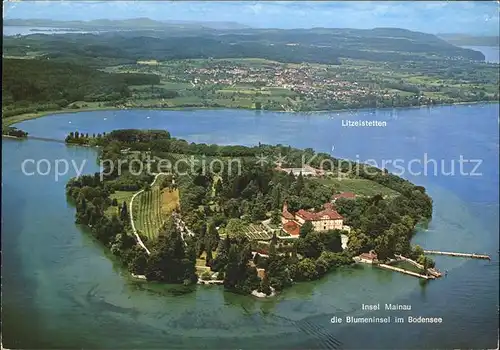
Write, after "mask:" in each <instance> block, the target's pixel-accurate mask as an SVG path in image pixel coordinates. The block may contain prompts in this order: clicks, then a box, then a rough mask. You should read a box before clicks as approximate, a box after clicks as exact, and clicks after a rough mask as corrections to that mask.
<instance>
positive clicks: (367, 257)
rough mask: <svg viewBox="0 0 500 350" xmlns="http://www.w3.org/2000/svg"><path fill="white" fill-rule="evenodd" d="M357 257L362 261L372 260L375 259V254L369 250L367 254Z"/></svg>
mask: <svg viewBox="0 0 500 350" xmlns="http://www.w3.org/2000/svg"><path fill="white" fill-rule="evenodd" d="M359 257H360V258H364V259H369V260H374V259H377V253H375V252H374V251H373V250H370V252H369V253H362V254H360V255H359Z"/></svg>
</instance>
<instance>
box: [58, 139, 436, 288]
mask: <svg viewBox="0 0 500 350" xmlns="http://www.w3.org/2000/svg"><path fill="white" fill-rule="evenodd" d="M77 140H83V141H82V143H87V144H98V145H100V146H101V147H100V152H101V155H100V156H101V158H103V159H107V160H108V163H109V164H108V165H107V167H110V166H113V167H114V166H117V164H119V163H120V161H121V162H122V163H123V161H124V160H125V159H129V158H130V159H135V160H136V161H137V162H138V163H141V162H144V163H146V162H147V159H146V158H147V157H146V156H145V155H148V156H151V157H153V156H159V155H163V156H165V155H168V156H170V157H171V158H170V159H172V160H175V159H179V158H178V156H179V155H183V156H186V154H182V153H177V152H176V153H171V151H172V147H173V146H174V149H175V150H176V151H179V150H180V151H181V152H182V151H184V152H186V153H187V155H192V156H193V157H198V158H199V157H205V156H206V155H205V153H204V152H210V155H212V156H213V155H222V154H223V155H228V154H234V155H239V157H237V159H238V160H239V162H240V163H239V165H240V166H239V167H235V168H234V169H232V170H230V171H229V169H218V170H223V171H219V172H218V171H217V170H216V169H212V170H214V171H215V172H214V173H213V172H210V171H206V169H204V168H202V167H200V166H199V165H198V166H197V167H193V168H192V170H193V172H188V174H187V175H178V174H175V173H174V174H172V176H169V177H168V178H166V179H165V182H164V183H163V184H162V186H164V187H172V186H175V187H178V189H179V191H180V213H178V214H180V215H182V218H183V220H184V222H185V223H186V225H187V226H188V227H189V228H190V229H191V230H192V231H193V232H194V233H195V235H194V237H193V238H186V240H185V241H184V240H183V239H182V237H181V234H180V232H179V229H178V227H177V225H175V224H173V223H172V222H167V224H166V225H165V226H164V227H163V228H162V230H161V232H160V234H159V238H158V239H156V240H153V241H150V242H148V244H149V245H150V248H151V251H152V254H151V256H149V257H148V256H145V255H144V251H142V250H141V249H138V248H137V247H136V246H135V244H134V241H133V239H131V236H130V232H129V231H130V230H129V221H130V218H129V214H128V208H127V206H126V204H125V203H123V204H120V203H118V202H117V201H116V200H115V201H112V200H111V199H110V194H111V193H112V192H113V191H115V190H117V189H127V190H139V189H142V188H144V186H147V185H148V184H149V183H150V182H151V181H152V178H153V175H152V173H146V172H142V173H139V174H136V175H133V174H131V169H130V168H129V169H113V171H111V169H109V168H107V167H105V169H104V172H105V173H106V174H107V175H105V176H103V178H104V181H101V179H100V177H101V176H100V174H99V173H96V174H94V175H92V176H89V175H86V176H81V177H79V178H75V179H72V180H71V181H70V182H69V183H68V185H67V193H68V195H69V196H70V197H71V198H73V199H74V201H75V203H76V207H77V222H78V223H80V224H84V225H88V226H89V227H90V228H91V230H92V232H93V234H94V235H95V236H96V237H97V238H98V239H99V240H100V241H102V242H103V243H104V244H106V245H107V246H108V247H110V249H111V250H112V252H113V253H114V254H116V255H119V256H121V257H122V258H123V261H125V262H126V264H127V266H128V267H129V268H130V269H131V271H133V272H134V273H140V274H145V275H146V276H147V278H148V279H150V280H158V281H164V282H169V283H190V282H192V281H195V280H196V274H195V263H196V259H197V258H200V257H201V256H202V255H203V254H204V253H205V254H206V255H205V265H206V266H208V267H210V268H211V270H212V271H215V272H217V273H218V277H219V278H220V279H223V280H224V286H225V288H226V289H228V290H231V291H235V292H238V293H249V292H251V291H253V290H260V291H262V292H263V293H266V294H268V293H270V291H271V287H272V288H274V289H276V290H281V289H283V288H285V287H287V286H289V285H291V284H292V282H293V281H309V280H314V279H317V278H320V277H322V276H323V275H325V274H326V273H328V272H329V271H331V270H332V269H334V268H337V267H339V266H342V265H348V264H351V263H352V261H353V260H352V257H353V256H354V255H357V254H359V253H362V252H367V251H368V250H370V249H374V250H376V251H377V254H378V257H379V259H380V260H385V259H388V258H391V257H393V256H394V254H397V253H400V254H403V255H405V256H409V257H412V258H414V259H416V260H417V261H418V262H420V263H421V264H422V265H424V266H426V267H430V266H433V264H434V263H433V261H432V260H431V259H429V258H426V257H425V256H424V255H423V252H421V251H420V250H421V249H420V250H419V248H418V247H416V248H412V247H411V245H410V240H411V238H412V236H413V234H414V232H415V225H416V224H417V223H419V222H422V221H423V222H425V221H426V220H429V219H430V218H431V216H432V200H431V199H430V197H429V196H428V195H427V194H426V193H425V189H424V188H423V187H421V186H415V185H413V184H412V183H410V182H408V181H406V180H403V179H401V178H399V177H397V176H395V175H392V174H389V173H388V172H387V171H385V170H379V169H375V168H373V167H368V166H365V165H362V164H358V163H350V162H346V161H341V160H337V159H334V158H331V157H330V156H328V155H325V154H318V155H316V154H315V153H314V151H312V150H311V149H306V150H304V151H300V150H297V149H294V148H291V147H284V146H281V145H278V146H269V145H258V146H255V147H244V146H217V145H204V144H201V145H199V144H195V143H187V142H186V141H183V140H177V139H175V138H172V137H171V135H170V133H168V131H158V130H148V131H139V130H117V131H113V132H111V133H108V134H104V133H103V134H102V135H98V136H95V135H92V136H89V135H86V134H85V135H82V134H81V133H78V132H73V133H71V134H70V135H68V138H67V141H68V142H79V141H77ZM181 145H182V146H181ZM178 146H180V147H179V148H175V147H178ZM138 150H141V152H136V151H138ZM169 151H170V152H169ZM304 153H305V154H307V155H308V156H309V157H312V158H314V156H316V157H317V159H315V160H314V161H315V162H319V160H318V159H320V160H323V159H328V160H330V162H329V163H330V164H331V165H330V166H331V167H333V170H337V171H344V173H345V174H346V175H348V176H351V177H357V178H360V179H369V180H371V181H374V182H377V183H379V184H381V185H384V186H386V187H389V188H391V189H393V190H394V191H396V192H397V193H398V195H395V196H389V197H383V196H382V195H374V196H371V197H366V196H365V197H363V196H358V197H356V199H342V198H340V199H337V201H336V202H335V206H336V208H337V210H338V211H339V213H341V214H342V215H343V216H344V219H345V220H344V223H345V224H347V225H349V226H351V228H352V229H351V232H350V233H349V234H348V235H349V249H348V250H345V251H343V249H342V246H341V234H342V233H344V234H347V232H342V231H339V230H332V231H327V232H316V231H314V227H313V225H312V224H310V223H306V224H304V225H302V227H301V229H300V237H299V238H297V239H295V240H294V241H293V243H291V242H290V243H289V242H287V241H280V240H278V237H277V235H276V233H275V234H274V235H273V237H272V239H271V241H270V242H269V243H265V242H258V241H255V240H252V241H250V240H249V239H248V237H247V236H246V234H245V232H247V230H248V228H249V227H250V226H252V225H261V221H262V220H265V219H267V218H269V219H270V222H271V223H272V224H273V223H274V225H279V223H280V211H281V208H282V206H283V203H284V202H286V203H287V204H288V207H289V210H290V211H296V210H299V209H320V208H322V206H323V205H324V204H325V203H327V202H330V200H331V198H332V195H333V192H332V188H331V187H328V186H325V185H322V183H321V181H319V180H318V179H317V178H311V177H307V176H303V175H302V174H299V175H297V176H295V175H293V173H286V172H283V171H279V170H276V169H275V166H274V165H273V164H270V165H258V164H256V163H255V158H253V157H249V155H251V154H254V155H255V154H267V155H269V156H270V157H271V156H275V155H279V154H281V155H286V156H287V160H288V159H290V162H291V164H292V165H293V164H297V163H299V161H300V160H301V158H302V157H301V155H302V154H304ZM223 159H224V158H223ZM109 160H111V162H109ZM110 164H112V165H110ZM316 164H317V163H316ZM186 166H187V165H186ZM122 170H123V171H122ZM113 206H114V207H116V209H115V210H114V211H115V214H114V215H111V216H109V208H110V207H113ZM106 212H107V213H108V215H107V214H106ZM221 236H224V238H222V239H221V238H220V237H221ZM255 251H257V252H261V253H263V254H267V255H268V257H265V256H259V255H258V254H257V255H256V256H254V257H253V256H252V252H255ZM257 268H262V269H265V274H264V278H263V279H262V280H260V279H259V277H258V276H257ZM205 278H207V279H208V278H210V276H209V275H208V274H206V276H205Z"/></svg>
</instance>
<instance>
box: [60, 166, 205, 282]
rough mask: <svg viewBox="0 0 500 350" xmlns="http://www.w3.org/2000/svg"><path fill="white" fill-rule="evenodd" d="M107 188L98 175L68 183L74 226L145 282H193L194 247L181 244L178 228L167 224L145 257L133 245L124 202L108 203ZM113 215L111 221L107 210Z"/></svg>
mask: <svg viewBox="0 0 500 350" xmlns="http://www.w3.org/2000/svg"><path fill="white" fill-rule="evenodd" d="M112 192H113V190H112V188H111V186H109V185H108V184H107V183H106V182H102V181H100V174H99V173H95V174H94V175H83V176H80V177H77V178H73V179H71V180H70V181H69V182H68V184H67V185H66V193H67V195H68V196H69V197H70V198H71V199H72V200H73V202H74V204H75V206H76V223H77V224H81V225H85V226H87V227H88V228H89V229H90V231H91V232H92V234H93V235H94V237H96V238H97V239H98V240H99V241H101V242H102V243H103V244H104V245H105V246H106V247H108V248H109V249H110V250H111V252H112V253H113V254H114V255H116V256H117V257H119V258H120V259H121V261H122V263H123V264H124V265H125V266H126V267H127V268H128V269H129V270H130V271H131V272H132V273H135V274H144V275H146V277H147V279H148V280H153V281H161V282H167V283H184V284H189V283H193V282H195V281H196V280H197V277H196V273H195V262H196V253H195V245H194V243H193V242H191V241H187V242H186V243H185V242H184V241H183V240H182V237H181V234H180V232H179V230H178V228H177V227H176V226H175V225H174V224H173V223H172V222H171V221H168V222H167V223H166V224H165V226H164V227H163V229H162V231H161V232H160V233H159V238H158V240H155V241H154V242H153V244H152V245H151V247H150V251H151V255H150V256H148V255H147V254H146V252H145V250H144V249H143V248H141V247H140V246H138V245H137V244H136V241H135V238H134V237H133V236H132V233H131V229H130V216H129V215H130V214H129V212H128V207H127V204H126V203H125V202H123V203H122V204H119V203H118V202H117V201H116V200H114V201H112V200H111V199H110V197H109V195H110V194H111V193H112ZM110 207H116V208H111V209H112V211H114V212H115V213H113V214H112V215H111V217H110V216H109V214H107V213H106V212H108V211H109V210H108V208H110Z"/></svg>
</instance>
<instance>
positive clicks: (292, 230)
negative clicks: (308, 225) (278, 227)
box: [283, 221, 300, 236]
mask: <svg viewBox="0 0 500 350" xmlns="http://www.w3.org/2000/svg"><path fill="white" fill-rule="evenodd" d="M283 230H284V231H285V232H286V233H288V234H289V235H291V236H298V235H299V234H300V226H299V224H297V223H296V222H295V221H288V222H287V223H286V224H284V225H283Z"/></svg>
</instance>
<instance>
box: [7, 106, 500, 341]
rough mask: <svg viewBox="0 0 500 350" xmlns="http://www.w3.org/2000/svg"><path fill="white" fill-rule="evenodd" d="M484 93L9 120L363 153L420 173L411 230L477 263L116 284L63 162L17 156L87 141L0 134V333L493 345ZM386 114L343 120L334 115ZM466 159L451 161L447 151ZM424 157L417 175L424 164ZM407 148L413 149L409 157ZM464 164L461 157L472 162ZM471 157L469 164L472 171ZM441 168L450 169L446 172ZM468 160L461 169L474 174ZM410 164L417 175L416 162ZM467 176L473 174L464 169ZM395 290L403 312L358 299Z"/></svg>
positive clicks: (491, 137)
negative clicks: (473, 101)
mask: <svg viewBox="0 0 500 350" xmlns="http://www.w3.org/2000/svg"><path fill="white" fill-rule="evenodd" d="M498 115H499V105H498V104H478V105H456V106H442V107H434V108H414V109H387V110H363V111H357V112H339V113H337V112H335V113H311V114H301V113H273V112H255V111H245V110H193V111H190V110H183V111H147V110H124V111H100V112H81V113H74V114H58V115H53V116H48V117H44V118H40V119H34V120H29V121H25V122H23V123H20V124H18V125H16V126H17V127H19V128H21V129H23V130H26V131H28V132H29V133H30V135H32V136H40V137H49V138H55V139H61V140H62V139H64V137H65V136H66V135H67V133H69V132H70V131H75V130H77V131H79V132H83V133H90V134H92V133H100V132H103V131H111V130H113V129H123V128H143V129H167V130H169V131H170V132H171V133H172V135H173V136H174V137H179V138H184V139H186V140H189V141H193V142H205V143H219V144H244V145H254V144H257V143H258V142H261V143H270V144H277V143H281V144H290V145H292V146H296V147H301V148H305V147H311V148H313V149H315V150H316V151H321V152H329V153H332V154H333V155H334V156H336V157H340V158H349V159H359V160H362V161H366V160H372V161H373V162H377V164H379V165H380V164H381V163H382V161H385V162H386V164H387V168H388V169H390V170H394V169H393V165H391V163H387V161H394V160H396V159H401V162H402V163H404V164H406V165H408V164H409V163H410V162H411V161H412V160H414V162H413V163H412V164H413V165H412V166H409V165H408V166H407V170H406V171H405V173H404V174H403V176H404V177H406V178H408V179H410V180H411V181H413V182H415V183H417V184H420V185H423V186H425V187H426V188H427V190H428V192H429V194H430V195H431V196H432V197H433V199H434V214H433V220H432V222H431V224H430V226H429V229H428V230H426V231H422V232H419V233H418V234H417V236H416V238H415V243H418V244H421V245H422V246H424V247H425V248H428V249H438V250H449V251H465V252H480V253H485V254H489V255H491V256H492V257H493V259H492V261H490V262H488V261H482V260H467V259H459V258H451V257H436V259H435V260H436V263H437V265H438V267H439V268H440V269H442V270H448V276H447V277H445V278H442V279H440V280H437V281H432V282H431V283H428V284H426V285H421V284H420V283H419V281H418V280H417V279H415V278H413V277H410V276H406V275H401V274H397V273H392V272H389V271H385V270H379V269H376V268H371V267H357V268H346V269H341V270H339V271H336V272H333V273H331V274H329V275H328V276H326V277H325V278H323V279H322V280H320V281H316V282H314V283H306V284H299V285H297V286H294V287H293V288H291V289H289V290H287V291H285V292H284V293H282V294H281V295H279V296H278V297H277V298H276V299H273V300H255V299H253V298H250V297H245V296H238V295H233V294H231V293H225V292H223V291H222V289H221V288H220V287H203V286H200V287H198V288H197V289H196V291H195V292H193V293H190V294H186V295H182V296H174V295H173V294H172V293H170V290H171V288H172V287H169V286H162V285H154V284H145V283H138V282H134V281H131V280H130V278H129V277H128V276H127V274H126V272H125V271H122V270H121V269H120V268H119V267H117V265H116V264H115V263H114V261H113V259H112V257H110V256H109V255H108V254H106V253H105V251H104V249H103V248H102V247H101V246H100V244H98V243H97V242H95V241H93V240H92V238H91V237H90V235H88V234H87V233H85V232H84V231H82V230H81V229H79V228H78V227H76V226H75V224H74V208H73V207H72V206H71V205H70V204H69V203H68V202H67V200H66V197H65V193H64V186H65V183H66V182H67V180H68V179H69V178H70V177H72V176H75V173H71V172H70V174H68V175H66V176H65V177H64V178H63V179H59V181H55V180H54V177H53V174H49V175H47V176H41V175H34V176H26V175H23V173H22V171H21V165H22V163H23V161H24V160H26V159H33V160H35V161H37V160H40V159H47V160H48V161H49V162H51V163H53V162H54V161H55V160H56V159H67V160H74V161H75V162H77V163H78V164H80V163H81V162H83V161H85V162H86V163H85V166H84V171H85V172H87V173H91V172H95V171H97V170H98V164H97V162H96V152H95V150H93V149H89V148H81V147H68V146H66V145H64V144H62V143H55V142H47V141H38V140H26V141H18V140H12V139H3V140H2V146H3V148H2V156H3V158H2V172H3V174H2V175H3V183H2V204H3V205H2V232H3V235H2V236H3V237H2V238H3V242H2V243H3V267H2V273H3V281H2V283H3V320H2V321H3V324H2V326H3V343H4V345H5V346H6V347H7V348H15V347H21V348H54V347H57V348H105V347H108V348H109V347H112V348H139V347H141V348H187V349H193V348H201V347H204V348H227V347H228V346H229V347H231V348H242V349H262V348H271V347H272V348H282V349H290V348H356V349H362V348H372V349H373V348H380V349H387V348H399V349H401V348H416V349H419V348H429V347H431V346H432V347H433V348H492V347H495V346H496V344H497V330H498V318H497V316H498V297H499V289H498V279H499V278H498V274H499V269H498V243H499V240H498V232H499V226H498V220H499V201H498V195H499V181H498V178H499V170H498V169H499V161H498V156H499V151H498V150H499V148H498V147H499V135H498V127H499V125H498ZM347 119H349V120H353V121H354V120H379V121H385V122H386V123H387V126H386V127H377V128H361V127H350V128H348V127H343V126H342V120H347ZM460 157H462V159H465V160H468V161H469V162H468V163H465V164H463V169H462V171H461V173H462V174H461V173H460V169H459V164H458V162H459V159H460ZM426 159H427V160H428V164H432V162H430V163H429V160H430V159H432V160H435V161H436V164H437V173H436V175H434V171H433V169H431V170H429V169H428V170H429V173H428V174H427V175H424V174H423V171H424V170H425V169H424V166H423V164H424V161H425V160H426ZM419 161H420V162H419ZM473 161H474V162H473ZM476 163H478V164H479V163H480V164H479V166H478V168H477V169H473V168H474V167H475V164H476ZM443 166H444V167H445V169H444V170H445V173H450V170H451V169H454V170H455V173H454V174H453V175H445V174H443V173H442V171H441V170H442V167H443ZM473 170H475V171H474V172H473ZM419 173H421V174H419ZM472 173H474V174H476V175H473V174H472ZM363 303H364V304H370V303H381V304H384V303H402V304H410V305H412V310H411V311H406V312H404V311H399V312H396V313H395V312H391V313H388V312H386V311H380V312H378V311H377V312H367V311H362V310H361V304H363ZM362 315H364V316H384V315H390V316H398V317H405V318H406V317H407V316H408V315H413V316H424V317H442V318H443V323H441V324H434V325H432V324H408V323H405V324H394V323H393V324H371V325H370V324H368V325H367V324H364V325H363V324H346V323H343V324H331V323H330V319H331V318H332V317H333V316H339V317H345V316H362Z"/></svg>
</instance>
